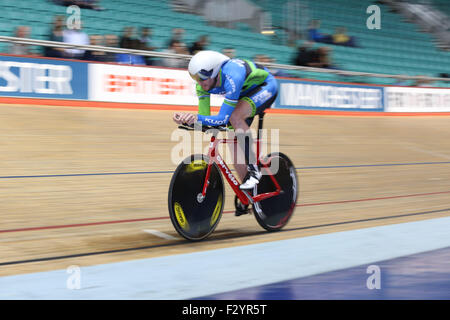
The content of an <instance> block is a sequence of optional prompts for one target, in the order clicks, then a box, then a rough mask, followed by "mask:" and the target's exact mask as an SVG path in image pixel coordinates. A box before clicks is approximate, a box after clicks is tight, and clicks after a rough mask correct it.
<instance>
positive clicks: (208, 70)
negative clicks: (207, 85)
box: [188, 50, 230, 82]
mask: <svg viewBox="0 0 450 320" xmlns="http://www.w3.org/2000/svg"><path fill="white" fill-rule="evenodd" d="M229 59H230V58H228V57H227V56H226V55H223V54H221V53H219V52H217V51H210V50H204V51H199V52H197V53H196V54H195V55H194V56H193V57H192V58H191V61H189V67H188V70H189V74H190V75H191V77H192V79H194V80H195V81H197V82H198V81H199V80H206V79H209V78H215V77H216V76H217V74H218V73H219V70H220V67H221V66H222V64H223V63H224V62H225V61H227V60H229Z"/></svg>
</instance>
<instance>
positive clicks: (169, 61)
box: [162, 41, 189, 68]
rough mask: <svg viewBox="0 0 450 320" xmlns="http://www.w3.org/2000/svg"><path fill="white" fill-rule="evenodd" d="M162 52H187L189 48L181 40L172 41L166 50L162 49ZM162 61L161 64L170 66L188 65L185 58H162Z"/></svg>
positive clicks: (183, 66) (182, 66)
mask: <svg viewBox="0 0 450 320" xmlns="http://www.w3.org/2000/svg"><path fill="white" fill-rule="evenodd" d="M164 52H167V53H177V54H189V50H188V49H187V47H186V45H185V44H184V43H183V42H181V41H174V42H172V46H171V47H169V48H168V49H167V50H164ZM162 63H163V66H165V67H170V68H186V67H187V65H188V63H187V61H186V60H184V59H178V58H164V59H163V61H162Z"/></svg>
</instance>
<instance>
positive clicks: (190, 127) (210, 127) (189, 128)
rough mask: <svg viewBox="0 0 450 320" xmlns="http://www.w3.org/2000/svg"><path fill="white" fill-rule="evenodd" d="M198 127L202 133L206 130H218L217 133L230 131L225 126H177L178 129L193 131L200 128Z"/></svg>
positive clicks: (184, 124)
mask: <svg viewBox="0 0 450 320" xmlns="http://www.w3.org/2000/svg"><path fill="white" fill-rule="evenodd" d="M200 127H201V130H202V132H206V131H208V130H219V131H229V130H230V129H228V128H227V127H226V126H217V127H212V126H207V125H204V124H202V125H201V126H200V125H199V124H197V125H194V124H191V125H188V124H186V123H183V124H182V125H179V126H178V129H183V130H188V131H194V130H197V128H200Z"/></svg>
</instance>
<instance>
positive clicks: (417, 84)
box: [412, 75, 433, 87]
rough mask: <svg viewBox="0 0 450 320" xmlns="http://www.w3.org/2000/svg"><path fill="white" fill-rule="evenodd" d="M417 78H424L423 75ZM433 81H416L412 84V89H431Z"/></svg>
mask: <svg viewBox="0 0 450 320" xmlns="http://www.w3.org/2000/svg"><path fill="white" fill-rule="evenodd" d="M419 77H426V76H425V75H420V76H419ZM432 84H433V81H432V80H428V79H418V80H416V82H415V83H413V84H412V86H414V87H432Z"/></svg>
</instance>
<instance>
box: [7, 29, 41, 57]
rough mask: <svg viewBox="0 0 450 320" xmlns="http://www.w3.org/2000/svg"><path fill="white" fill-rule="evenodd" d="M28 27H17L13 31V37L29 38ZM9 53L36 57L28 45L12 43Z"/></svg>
mask: <svg viewBox="0 0 450 320" xmlns="http://www.w3.org/2000/svg"><path fill="white" fill-rule="evenodd" d="M30 32H31V30H30V27H28V26H18V27H16V29H15V31H14V36H15V37H16V38H29V37H30ZM9 53H11V54H17V55H36V54H35V53H33V51H32V50H31V46H30V45H29V44H21V43H13V44H11V47H10V50H9Z"/></svg>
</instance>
